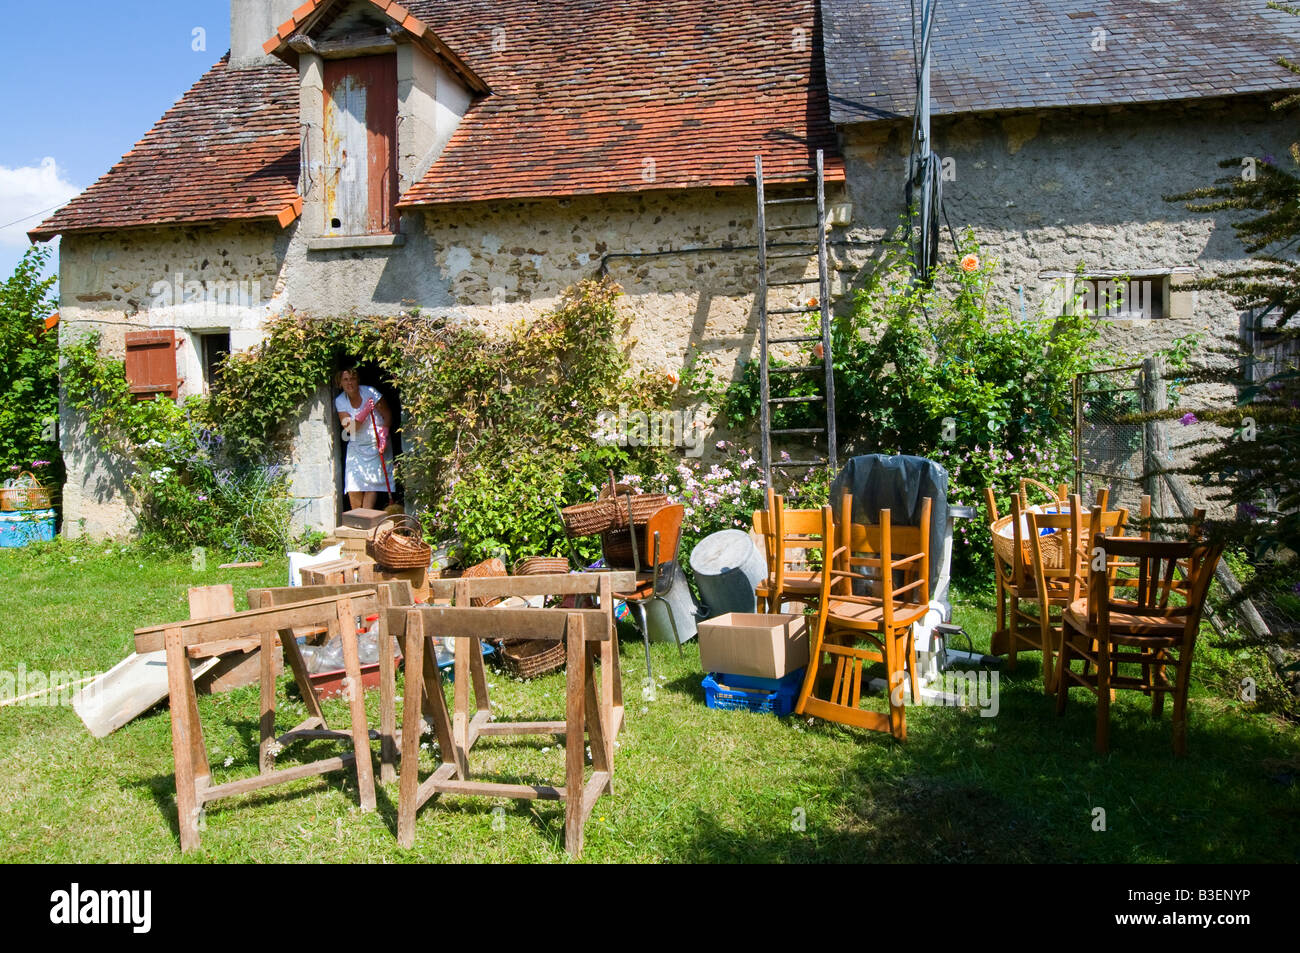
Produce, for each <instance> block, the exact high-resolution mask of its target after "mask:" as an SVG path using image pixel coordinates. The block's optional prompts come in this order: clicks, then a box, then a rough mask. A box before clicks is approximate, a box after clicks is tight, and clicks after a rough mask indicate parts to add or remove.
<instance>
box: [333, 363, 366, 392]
mask: <svg viewBox="0 0 1300 953" xmlns="http://www.w3.org/2000/svg"><path fill="white" fill-rule="evenodd" d="M344 374H351V375H352V376H353V377H355V378H356V379H357V383H360V382H361V370H360V369H359V368H358V367H357V366H356V365H355V364H349V365H348V366H347V367H345V368H343V369H342V370H341V371H339V372H338V373H337V374H335V375H334V386H335V387H342V386H343V375H344Z"/></svg>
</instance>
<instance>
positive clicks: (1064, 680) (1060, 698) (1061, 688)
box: [1056, 629, 1070, 716]
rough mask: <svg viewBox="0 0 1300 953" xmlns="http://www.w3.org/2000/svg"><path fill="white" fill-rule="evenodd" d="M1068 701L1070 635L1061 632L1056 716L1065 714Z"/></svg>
mask: <svg viewBox="0 0 1300 953" xmlns="http://www.w3.org/2000/svg"><path fill="white" fill-rule="evenodd" d="M1069 700H1070V634H1069V633H1068V632H1066V631H1065V630H1064V629H1062V631H1061V656H1060V658H1058V659H1057V660H1056V714H1057V715H1058V716H1059V715H1064V714H1065V703H1066V702H1068V701H1069Z"/></svg>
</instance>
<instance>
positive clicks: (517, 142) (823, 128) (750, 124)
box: [30, 0, 843, 240]
mask: <svg viewBox="0 0 1300 953" xmlns="http://www.w3.org/2000/svg"><path fill="white" fill-rule="evenodd" d="M377 5H380V6H383V5H384V4H383V3H378V4H377ZM404 6H405V8H406V9H403V10H400V12H401V14H402V16H403V18H405V17H406V16H413V17H416V18H418V19H419V20H420V21H421V23H423V24H425V25H427V26H428V28H429V31H430V32H431V33H435V34H436V38H437V39H438V40H439V41H440V42H442V43H445V44H446V46H447V47H448V48H449V49H450V50H451V51H454V53H455V54H456V55H457V56H459V57H463V58H464V60H465V61H466V62H469V63H472V64H473V65H474V71H475V73H476V74H477V75H478V76H480V77H481V78H482V79H483V80H484V81H485V82H486V83H487V85H488V86H489V87H490V88H491V90H492V92H491V93H490V94H489V95H486V96H483V97H480V98H479V99H478V100H476V102H475V103H474V105H473V106H471V107H470V110H469V112H468V113H467V114H466V115H465V117H464V119H463V120H462V122H461V125H460V127H459V129H457V131H456V134H455V135H454V136H453V137H452V139H451V142H450V143H449V144H448V146H447V149H446V150H445V151H444V153H443V154H442V156H440V157H439V159H438V160H437V161H436V162H435V163H434V164H433V166H432V168H430V170H429V171H428V173H427V174H426V175H425V176H424V177H423V179H422V180H421V181H420V182H418V183H417V184H416V185H415V186H413V187H412V188H411V189H410V190H409V191H408V192H407V194H406V195H405V196H403V198H402V201H401V204H402V205H403V206H405V207H410V206H418V205H432V204H442V203H449V202H474V201H483V200H495V199H515V198H528V197H539V198H540V197H557V196H566V195H579V194H596V193H609V192H634V191H645V190H652V189H680V188H714V187H725V186H736V185H743V184H746V182H747V180H748V179H749V178H751V177H752V175H753V169H754V154H755V153H762V155H763V168H764V173H765V175H766V176H767V177H768V178H770V179H771V180H773V181H777V180H782V179H788V180H794V179H806V178H807V177H808V176H809V175H810V174H811V171H812V167H813V159H812V156H813V153H814V152H815V150H816V149H817V148H823V149H825V150H826V152H827V176H828V178H832V179H836V178H843V162H842V160H841V159H839V158H838V148H837V145H836V139H835V133H834V128H833V127H832V126H831V123H830V119H829V107H828V104H827V100H826V88H825V79H824V75H823V67H822V56H821V35H820V23H819V22H818V15H817V2H816V0H714V2H711V3H700V2H699V0H551V2H548V3H545V4H543V3H537V2H535V0H409V2H408V3H407V4H405V5H404ZM309 7H310V9H308V8H309ZM311 9H315V5H314V3H307V4H304V5H303V6H302V7H300V8H299V10H298V11H296V13H295V16H297V15H298V14H302V15H306V14H308V13H310V12H311ZM397 9H398V5H397V4H395V3H390V4H389V5H388V6H387V12H388V14H389V15H390V16H392V15H394V10H397ZM293 22H295V21H290V23H293ZM290 32H291V33H292V30H291V31H290ZM277 35H279V36H283V35H284V34H283V31H279V32H278V33H277ZM298 118H299V117H298V82H297V74H296V73H295V71H294V70H293V69H291V68H290V67H288V66H286V65H282V64H279V63H275V64H271V65H268V66H263V67H257V68H252V69H244V70H237V71H236V70H228V69H227V68H226V61H225V60H223V61H222V62H221V63H218V64H217V65H216V66H215V67H213V69H212V70H211V71H209V72H208V74H207V75H206V76H204V77H203V78H202V79H201V80H199V82H198V83H197V84H195V86H194V88H193V89H191V90H190V91H189V92H188V93H187V94H186V95H185V96H184V98H182V99H181V101H180V102H179V103H177V104H176V106H174V107H172V109H171V110H170V111H168V113H167V114H166V115H165V116H164V117H163V118H162V119H161V120H160V121H159V122H158V124H157V125H156V126H155V127H154V128H153V130H152V131H150V133H149V134H148V135H147V136H145V138H144V139H142V140H141V141H140V143H139V144H138V145H137V146H136V147H135V148H134V149H132V150H131V152H129V153H128V154H127V155H126V156H125V157H124V158H123V159H122V161H121V162H119V163H118V164H117V165H116V166H114V167H113V169H112V170H110V171H109V172H108V173H107V174H106V175H105V176H104V177H103V178H101V179H100V180H99V181H98V182H96V183H95V184H94V185H92V186H91V187H90V188H89V189H87V190H86V191H85V192H84V193H82V194H81V195H80V196H78V197H77V198H76V199H73V201H72V202H71V203H69V204H68V205H67V206H65V207H64V208H63V209H62V210H61V211H60V212H58V213H56V214H55V215H54V216H53V217H51V218H50V219H49V220H47V221H46V222H44V223H42V224H41V225H40V226H39V227H38V228H36V229H34V230H33V231H32V232H31V233H30V234H31V236H32V237H33V239H36V240H41V239H46V238H50V237H53V236H54V235H56V234H58V233H60V232H69V231H84V230H93V229H104V228H123V227H132V226H146V225H166V224H184V223H202V222H214V221H225V220H235V219H274V220H278V221H279V222H280V223H281V224H282V225H284V224H288V223H289V222H291V221H293V219H294V218H295V217H296V216H297V214H299V213H300V212H301V199H299V198H298V195H297V192H296V190H295V188H296V182H297V177H298V164H299V159H298V143H299V124H298ZM651 163H653V164H651Z"/></svg>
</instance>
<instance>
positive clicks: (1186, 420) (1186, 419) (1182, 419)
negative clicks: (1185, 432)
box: [1178, 413, 1200, 427]
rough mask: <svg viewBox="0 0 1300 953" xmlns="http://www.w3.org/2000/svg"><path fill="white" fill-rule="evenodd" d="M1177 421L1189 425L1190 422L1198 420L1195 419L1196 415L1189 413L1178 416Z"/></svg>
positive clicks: (1185, 425) (1194, 422)
mask: <svg viewBox="0 0 1300 953" xmlns="http://www.w3.org/2000/svg"><path fill="white" fill-rule="evenodd" d="M1178 422H1179V423H1180V424H1182V425H1183V426H1184V427H1189V426H1191V425H1192V424H1196V423H1200V421H1199V420H1197V419H1196V415H1195V414H1191V413H1188V414H1183V415H1182V416H1181V417H1179V418H1178Z"/></svg>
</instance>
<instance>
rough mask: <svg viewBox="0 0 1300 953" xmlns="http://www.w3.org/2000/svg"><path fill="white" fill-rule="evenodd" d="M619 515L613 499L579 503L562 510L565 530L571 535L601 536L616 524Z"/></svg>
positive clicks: (561, 514)
mask: <svg viewBox="0 0 1300 953" xmlns="http://www.w3.org/2000/svg"><path fill="white" fill-rule="evenodd" d="M617 515H618V514H617V513H616V512H615V507H614V501H613V500H593V501H592V502H590V503H577V504H575V505H573V506H566V507H565V508H564V509H562V510H560V516H561V518H562V519H563V521H564V532H565V533H566V534H568V535H569V536H571V537H574V536H599V535H600V534H601V533H603V532H605V531H606V530H607V529H610V528H611V527H612V526H613V525H614V520H615V519H617Z"/></svg>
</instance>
